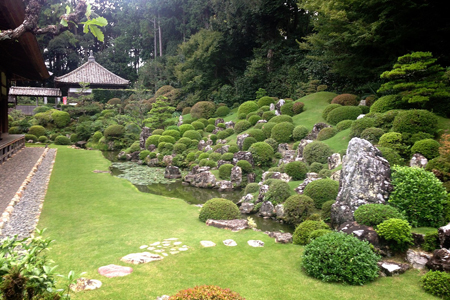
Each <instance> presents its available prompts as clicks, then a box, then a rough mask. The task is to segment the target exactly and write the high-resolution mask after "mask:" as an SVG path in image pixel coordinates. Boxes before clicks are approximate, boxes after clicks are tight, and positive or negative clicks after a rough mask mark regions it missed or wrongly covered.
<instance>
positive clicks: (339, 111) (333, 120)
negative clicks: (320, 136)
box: [327, 106, 361, 125]
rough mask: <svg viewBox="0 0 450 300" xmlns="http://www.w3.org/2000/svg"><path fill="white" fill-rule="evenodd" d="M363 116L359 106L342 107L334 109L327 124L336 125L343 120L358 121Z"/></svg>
mask: <svg viewBox="0 0 450 300" xmlns="http://www.w3.org/2000/svg"><path fill="white" fill-rule="evenodd" d="M360 114H361V109H360V108H359V107H358V106H341V107H337V108H335V109H333V110H332V111H331V112H330V113H329V114H328V117H327V122H328V123H330V124H332V125H336V124H337V123H339V122H341V121H343V120H356V118H357V117H358V116H359V115H360Z"/></svg>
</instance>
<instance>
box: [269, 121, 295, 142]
mask: <svg viewBox="0 0 450 300" xmlns="http://www.w3.org/2000/svg"><path fill="white" fill-rule="evenodd" d="M293 131H294V124H292V123H289V122H282V123H278V124H277V125H275V126H274V127H273V128H272V132H271V136H270V137H271V138H273V139H274V140H276V141H277V142H278V143H289V142H290V141H291V139H292V132H293Z"/></svg>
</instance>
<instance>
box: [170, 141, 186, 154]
mask: <svg viewBox="0 0 450 300" xmlns="http://www.w3.org/2000/svg"><path fill="white" fill-rule="evenodd" d="M186 149H187V147H186V145H185V144H182V143H176V144H175V145H173V151H175V153H176V154H181V153H183V152H184V151H186Z"/></svg>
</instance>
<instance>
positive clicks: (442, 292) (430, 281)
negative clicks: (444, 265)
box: [420, 271, 450, 299]
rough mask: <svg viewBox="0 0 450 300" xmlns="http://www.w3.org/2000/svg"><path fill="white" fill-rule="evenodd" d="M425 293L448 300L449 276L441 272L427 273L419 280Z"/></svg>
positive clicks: (449, 290) (449, 293)
mask: <svg viewBox="0 0 450 300" xmlns="http://www.w3.org/2000/svg"><path fill="white" fill-rule="evenodd" d="M420 282H421V284H422V287H423V289H424V290H425V292H427V293H429V294H431V295H433V296H436V297H439V298H442V299H450V274H449V273H447V272H441V271H429V272H428V273H427V274H425V275H423V276H422V278H420Z"/></svg>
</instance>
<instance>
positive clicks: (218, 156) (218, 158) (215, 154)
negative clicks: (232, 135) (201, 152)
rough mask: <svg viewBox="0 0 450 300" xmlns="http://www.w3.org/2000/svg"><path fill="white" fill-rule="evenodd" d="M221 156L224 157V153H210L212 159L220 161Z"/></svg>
mask: <svg viewBox="0 0 450 300" xmlns="http://www.w3.org/2000/svg"><path fill="white" fill-rule="evenodd" d="M221 157H222V154H220V153H217V152H213V153H211V154H210V155H209V159H211V160H213V161H219V160H220V158H221Z"/></svg>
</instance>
